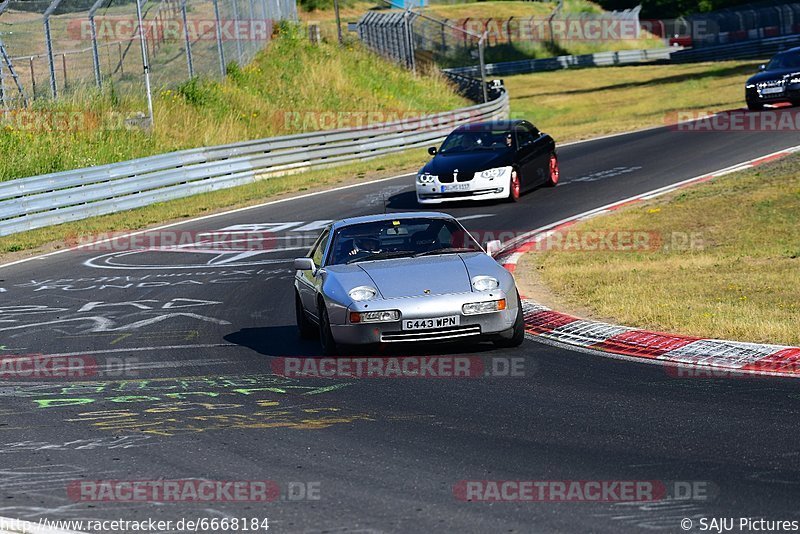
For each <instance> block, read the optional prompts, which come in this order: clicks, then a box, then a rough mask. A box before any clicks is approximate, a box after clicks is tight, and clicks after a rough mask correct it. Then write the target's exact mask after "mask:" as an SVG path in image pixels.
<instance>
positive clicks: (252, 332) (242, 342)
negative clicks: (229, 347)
mask: <svg viewBox="0 0 800 534" xmlns="http://www.w3.org/2000/svg"><path fill="white" fill-rule="evenodd" d="M224 339H225V341H227V342H229V343H235V344H236V345H239V346H242V347H247V348H249V349H251V350H254V351H255V352H257V353H259V354H261V355H263V356H276V357H277V356H283V357H303V358H322V357H323V355H322V348H321V347H320V345H319V342H318V341H316V340H313V339H312V340H307V339H300V337H299V336H298V334H297V327H295V326H294V325H286V326H265V327H262V328H242V329H241V330H239V331H238V332H233V333H232V334H228V335H227V336H225V338H224ZM490 351H496V349H495V347H494V345H492V344H491V343H488V342H487V343H426V344H419V343H408V344H401V343H392V344H384V345H377V346H374V345H373V346H364V347H361V346H358V347H351V346H348V347H342V350H341V353H342V356H343V357H347V356H360V357H369V356H375V357H390V356H430V355H446V354H451V355H462V354H467V355H474V354H479V353H483V352H490Z"/></svg>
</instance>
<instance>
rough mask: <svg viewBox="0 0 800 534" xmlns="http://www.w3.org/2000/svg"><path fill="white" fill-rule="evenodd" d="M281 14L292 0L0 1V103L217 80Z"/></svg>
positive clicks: (255, 46)
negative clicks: (195, 79) (205, 78)
mask: <svg viewBox="0 0 800 534" xmlns="http://www.w3.org/2000/svg"><path fill="white" fill-rule="evenodd" d="M279 20H297V5H296V2H295V0H7V1H6V2H0V65H1V67H0V100H2V102H0V105H1V106H2V107H4V108H6V109H9V108H17V107H23V106H25V105H26V104H29V103H30V102H32V101H35V100H38V99H42V98H59V97H63V96H67V95H74V94H75V93H77V92H80V91H87V90H92V91H93V90H97V89H101V90H104V91H110V92H111V93H112V94H114V95H116V97H121V96H125V95H130V96H132V97H134V98H142V97H143V96H144V95H145V94H146V93H147V83H146V82H148V81H149V83H150V84H151V86H152V87H153V89H154V90H155V89H159V88H162V87H167V86H170V85H174V84H176V83H180V82H182V81H185V80H187V79H189V78H191V77H194V76H198V75H203V76H208V77H214V78H221V77H224V76H225V74H226V72H227V69H228V68H229V65H230V64H231V63H232V62H236V63H238V64H240V65H243V64H245V63H247V62H249V61H250V60H251V59H252V58H253V57H254V55H255V53H256V52H257V51H258V50H260V49H261V48H263V47H264V46H265V45H266V43H267V42H268V41H269V39H270V37H271V35H272V31H273V26H274V24H275V22H276V21H279ZM145 66H147V67H148V69H147V70H148V72H147V75H146V74H145V70H146V69H145ZM148 78H149V80H148Z"/></svg>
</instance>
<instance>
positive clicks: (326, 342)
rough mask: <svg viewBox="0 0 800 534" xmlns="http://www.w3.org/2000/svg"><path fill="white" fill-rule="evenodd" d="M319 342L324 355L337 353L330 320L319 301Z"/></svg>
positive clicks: (335, 354)
mask: <svg viewBox="0 0 800 534" xmlns="http://www.w3.org/2000/svg"><path fill="white" fill-rule="evenodd" d="M319 342H320V343H321V344H322V352H323V354H325V356H338V355H339V347H338V346H337V345H336V340H335V339H333V332H331V321H330V319H329V318H328V310H327V308H326V307H325V304H324V303H320V306H319Z"/></svg>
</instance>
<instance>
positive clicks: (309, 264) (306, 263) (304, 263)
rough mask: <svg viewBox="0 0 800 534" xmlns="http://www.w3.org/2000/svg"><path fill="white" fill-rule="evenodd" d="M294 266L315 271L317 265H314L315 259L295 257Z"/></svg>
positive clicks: (299, 269)
mask: <svg viewBox="0 0 800 534" xmlns="http://www.w3.org/2000/svg"><path fill="white" fill-rule="evenodd" d="M294 268H295V270H297V271H311V272H312V273H313V272H314V271H315V270H316V269H317V266H316V265H314V260H312V259H311V258H295V260H294Z"/></svg>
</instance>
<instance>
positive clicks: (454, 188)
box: [442, 184, 469, 193]
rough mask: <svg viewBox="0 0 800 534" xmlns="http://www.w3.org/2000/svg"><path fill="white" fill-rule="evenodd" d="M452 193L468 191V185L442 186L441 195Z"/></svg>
mask: <svg viewBox="0 0 800 534" xmlns="http://www.w3.org/2000/svg"><path fill="white" fill-rule="evenodd" d="M452 191H469V184H452V185H443V186H442V193H450V192H452Z"/></svg>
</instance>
